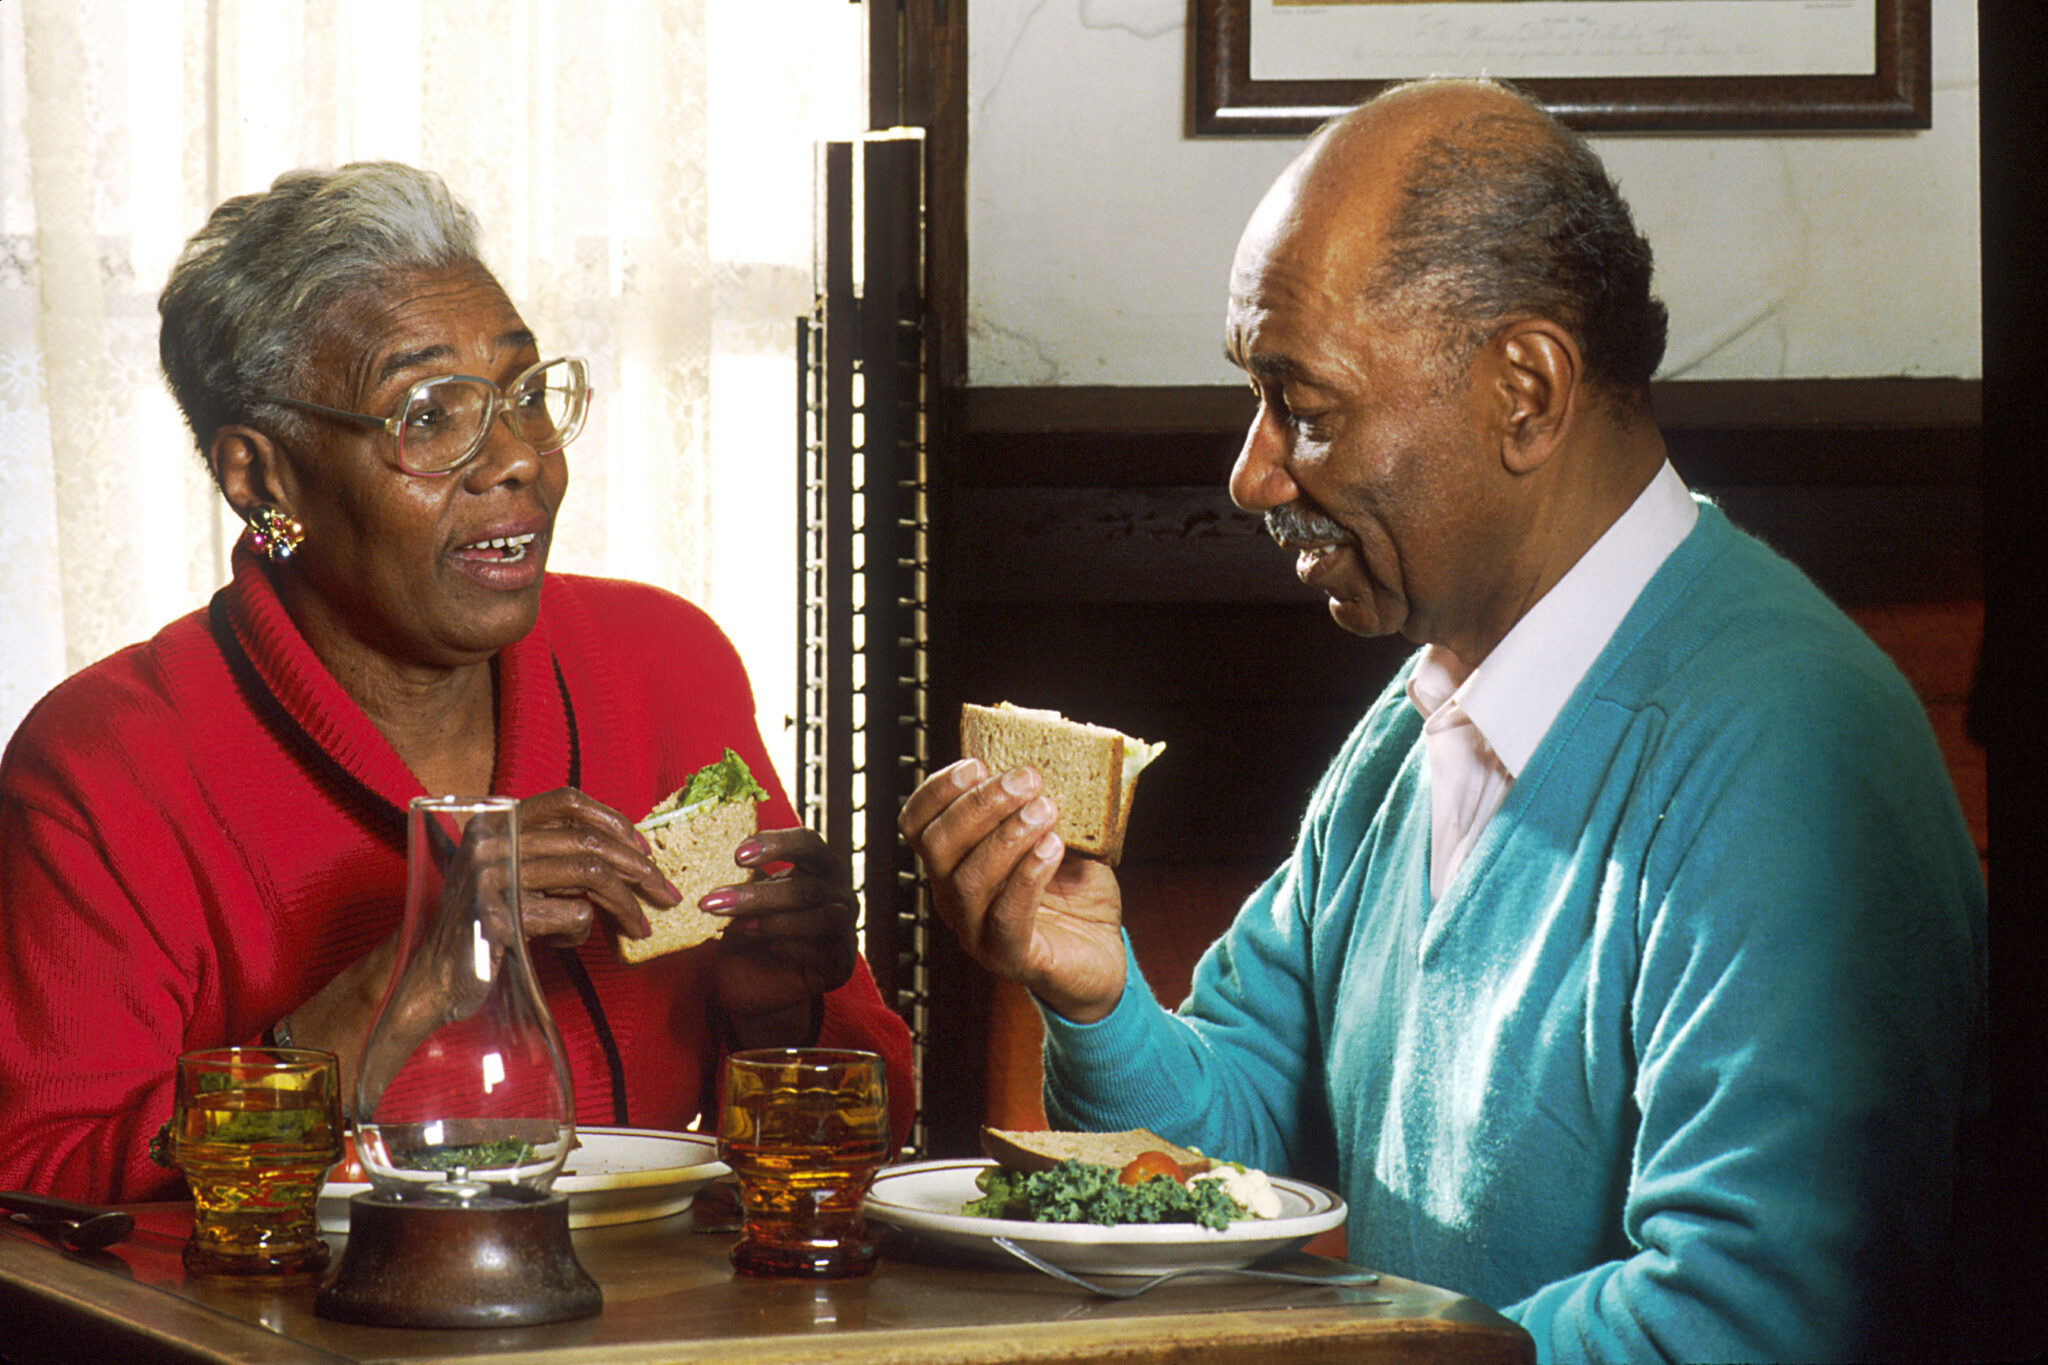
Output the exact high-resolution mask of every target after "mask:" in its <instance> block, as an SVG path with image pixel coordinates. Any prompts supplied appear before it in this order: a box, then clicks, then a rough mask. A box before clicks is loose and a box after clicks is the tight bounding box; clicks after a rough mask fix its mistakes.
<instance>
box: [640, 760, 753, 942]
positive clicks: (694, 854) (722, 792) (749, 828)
mask: <svg viewBox="0 0 2048 1365" xmlns="http://www.w3.org/2000/svg"><path fill="white" fill-rule="evenodd" d="M767 799H768V793H767V792H765V791H763V790H762V789H761V784H760V783H758V782H756V781H755V780H754V775H753V773H751V772H749V771H748V770H747V764H746V760H745V759H743V758H741V757H740V756H739V755H738V754H736V753H734V752H733V751H732V750H730V749H727V750H726V751H725V757H724V758H722V759H720V760H719V761H718V762H716V763H711V764H707V765H706V766H704V767H702V768H699V769H698V770H697V771H696V772H695V773H694V774H692V775H691V777H690V780H689V781H688V782H686V783H684V784H683V785H682V786H681V787H679V788H677V789H676V790H675V791H674V792H672V793H670V795H669V797H668V799H667V800H665V801H663V802H662V803H661V804H660V805H658V806H656V807H655V808H654V809H653V810H651V811H649V812H648V813H647V818H646V819H645V820H642V821H641V822H640V823H639V824H638V825H636V826H635V828H636V829H638V830H639V831H640V832H641V833H642V834H644V835H646V836H647V842H648V844H649V845H650V846H651V851H652V853H653V856H654V865H655V866H656V867H658V868H660V869H661V872H662V875H663V876H665V877H667V878H668V879H669V880H670V881H671V882H673V883H675V886H676V889H677V890H678V891H681V892H682V893H683V898H682V900H681V901H679V902H677V903H676V904H675V905H673V906H665V905H656V904H655V903H654V902H653V901H650V900H648V899H647V898H646V897H644V896H643V897H641V898H640V908H641V909H642V910H645V911H646V912H647V923H648V926H649V927H650V928H652V929H653V930H654V933H653V935H652V936H650V937H648V938H627V937H625V936H624V935H623V934H622V935H620V936H619V940H618V943H619V956H620V957H622V958H624V959H625V960H626V961H628V962H645V961H646V960H647V959H648V958H650V957H659V956H661V955H662V954H663V953H673V952H675V951H677V950H678V949H681V948H690V947H694V946H695V945H697V944H699V943H702V942H704V941H705V940H706V939H712V938H716V937H718V935H719V933H720V932H721V931H722V930H723V929H724V928H725V926H726V925H727V924H728V923H729V922H730V921H728V920H727V919H726V918H725V917H724V916H723V915H711V914H706V913H705V912H704V911H702V910H699V909H698V908H697V902H698V900H699V899H701V898H702V897H703V896H704V895H705V894H706V893H707V892H709V891H711V890H713V889H714V888H716V887H720V886H731V885H732V884H734V883H735V882H740V881H745V880H746V879H747V878H748V876H749V875H751V874H748V873H745V872H743V871H742V870H741V869H740V867H739V865H738V864H737V863H735V862H734V861H733V856H732V855H733V850H734V849H736V848H738V847H739V846H740V842H741V841H742V840H744V839H745V838H747V837H748V836H749V835H751V834H753V833H754V831H755V830H757V829H758V828H760V820H759V811H758V809H757V806H758V803H760V802H762V801H766V800H767Z"/></svg>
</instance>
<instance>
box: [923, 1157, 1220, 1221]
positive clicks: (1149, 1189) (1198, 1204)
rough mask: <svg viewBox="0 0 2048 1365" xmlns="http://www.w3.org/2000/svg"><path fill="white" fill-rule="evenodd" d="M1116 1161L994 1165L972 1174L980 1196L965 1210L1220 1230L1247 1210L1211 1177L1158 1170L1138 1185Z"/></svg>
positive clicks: (1031, 1218)
mask: <svg viewBox="0 0 2048 1365" xmlns="http://www.w3.org/2000/svg"><path fill="white" fill-rule="evenodd" d="M1117 1177H1118V1171H1117V1169H1116V1168H1115V1167H1114V1166H1103V1165H1098V1164H1097V1163H1095V1162H1092V1161H1062V1162H1061V1163H1060V1164H1059V1165H1057V1166H1054V1167H1052V1168H1051V1169H1050V1170H1044V1171H1033V1172H1031V1173H1029V1174H1025V1173H1024V1172H1021V1171H1006V1170H1003V1169H1002V1168H1001V1167H999V1166H991V1167H990V1168H988V1169H987V1170H985V1171H983V1172H982V1173H981V1174H980V1175H978V1176H976V1177H975V1178H974V1183H975V1185H976V1187H977V1188H979V1189H980V1190H981V1198H979V1199H972V1200H969V1201H968V1202H967V1205H966V1206H965V1207H964V1208H963V1209H962V1210H961V1212H962V1213H966V1214H969V1215H971V1216H973V1217H976V1218H1008V1219H1013V1220H1015V1221H1018V1222H1027V1223H1099V1224H1101V1225H1102V1226H1104V1227H1114V1226H1116V1225H1117V1224H1119V1223H1199V1224H1201V1225H1202V1226H1203V1227H1205V1228H1214V1229H1215V1230H1216V1231H1218V1232H1221V1231H1222V1230H1223V1229H1224V1228H1226V1227H1228V1226H1229V1225H1230V1224H1231V1223H1233V1222H1235V1221H1236V1220H1237V1219H1240V1218H1243V1217H1245V1216H1246V1215H1245V1211H1244V1209H1243V1207H1242V1206H1240V1205H1239V1204H1238V1202H1237V1201H1236V1200H1235V1199H1232V1198H1231V1197H1230V1195H1229V1194H1228V1193H1226V1192H1225V1191H1224V1189H1223V1187H1222V1186H1221V1185H1219V1184H1217V1183H1216V1182H1215V1181H1213V1180H1196V1181H1192V1182H1190V1183H1188V1184H1186V1185H1183V1184H1181V1183H1180V1182H1179V1181H1178V1180H1175V1179H1174V1178H1173V1177H1172V1176H1170V1175H1156V1176H1153V1177H1152V1178H1151V1179H1150V1180H1141V1181H1139V1182H1138V1183H1137V1184H1135V1185H1125V1184H1121V1183H1119V1181H1118V1178H1117Z"/></svg>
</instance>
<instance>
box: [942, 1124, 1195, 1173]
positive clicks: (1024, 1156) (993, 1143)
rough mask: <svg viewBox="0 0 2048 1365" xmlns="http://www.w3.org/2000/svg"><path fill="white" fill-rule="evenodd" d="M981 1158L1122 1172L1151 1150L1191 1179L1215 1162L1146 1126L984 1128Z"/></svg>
mask: <svg viewBox="0 0 2048 1365" xmlns="http://www.w3.org/2000/svg"><path fill="white" fill-rule="evenodd" d="M981 1150H982V1154H983V1155H985V1156H986V1157H988V1159H989V1160H991V1161H993V1162H995V1163H996V1164H997V1165H998V1166H1001V1167H1002V1168H1003V1169H1004V1170H1006V1171H1021V1172H1024V1173H1026V1174H1029V1173H1031V1172H1033V1171H1049V1170H1051V1169H1052V1168H1053V1167H1055V1166H1057V1165H1059V1164H1060V1163H1061V1162H1062V1161H1085V1162H1088V1163H1089V1164H1091V1165H1095V1166H1114V1167H1115V1168H1116V1169H1117V1170H1119V1171H1121V1170H1123V1169H1124V1168H1125V1167H1127V1166H1129V1165H1130V1164H1131V1163H1132V1162H1133V1161H1136V1160H1137V1159H1138V1158H1139V1157H1141V1156H1143V1155H1145V1154H1146V1153H1147V1152H1157V1153H1161V1154H1163V1155H1165V1156H1166V1157H1167V1158H1169V1159H1170V1160H1171V1161H1172V1162H1173V1164H1174V1165H1176V1166H1178V1167H1180V1169H1181V1170H1182V1171H1184V1172H1186V1173H1187V1174H1189V1175H1193V1174H1196V1173H1197V1172H1201V1171H1206V1170H1208V1169H1209V1168H1210V1167H1211V1166H1212V1165H1214V1164H1215V1163H1214V1162H1212V1161H1210V1160H1209V1158H1208V1157H1205V1156H1203V1155H1202V1154H1201V1153H1200V1152H1198V1151H1195V1150H1194V1149H1193V1148H1191V1147H1182V1146H1179V1145H1177V1144H1175V1143H1171V1142H1168V1141H1167V1140H1166V1139H1165V1138H1163V1137H1161V1136H1159V1134H1157V1133H1155V1132H1152V1131H1151V1130H1150V1129H1146V1128H1131V1129H1126V1130H1125V1131H1123V1132H1120V1133H1059V1132H1035V1133H1033V1132H1016V1131H1012V1130H1009V1129H1003V1128H983V1129H982V1130H981Z"/></svg>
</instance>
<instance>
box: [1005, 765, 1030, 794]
mask: <svg viewBox="0 0 2048 1365" xmlns="http://www.w3.org/2000/svg"><path fill="white" fill-rule="evenodd" d="M1003 790H1004V791H1006V792H1008V793H1009V794H1010V795H1012V796H1029V795H1030V794H1031V793H1032V792H1035V791H1037V790H1038V774H1037V773H1035V772H1032V771H1031V769H1029V768H1012V769H1010V771H1008V772H1006V773H1004V774H1003Z"/></svg>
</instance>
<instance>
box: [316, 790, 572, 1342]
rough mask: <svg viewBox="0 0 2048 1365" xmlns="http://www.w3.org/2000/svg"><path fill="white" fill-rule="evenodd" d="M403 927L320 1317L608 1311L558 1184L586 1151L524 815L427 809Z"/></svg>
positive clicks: (417, 833) (504, 803) (433, 1321)
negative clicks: (527, 894)
mask: <svg viewBox="0 0 2048 1365" xmlns="http://www.w3.org/2000/svg"><path fill="white" fill-rule="evenodd" d="M406 867H407V876H406V898H405V921H404V925H403V928H402V929H401V931H400V935H399V945H398V955H397V960H396V962H395V964H394V966H393V969H392V974H391V980H390V983H389V984H388V986H387V987H386V989H385V992H384V999H383V1002H382V1004H380V1005H379V1006H378V1010H377V1014H376V1017H375V1020H374V1021H373V1022H372V1024H371V1026H370V1032H369V1036H368V1038H367V1039H366V1040H365V1042H364V1044H363V1055H362V1060H361V1062H360V1064H359V1065H358V1066H357V1068H356V1079H355V1116H356V1151H357V1154H358V1155H359V1156H360V1157H361V1158H362V1163H363V1170H364V1173H365V1175H366V1176H367V1177H368V1179H369V1182H370V1186H371V1188H370V1189H368V1190H366V1191H364V1192H363V1193H361V1194H358V1195H356V1196H355V1197H354V1198H353V1199H351V1200H350V1201H349V1233H348V1244H347V1247H346V1249H345V1250H344V1251H343V1253H342V1257H341V1260H340V1262H339V1263H338V1264H337V1265H336V1266H335V1268H334V1270H333V1272H331V1273H330V1275H329V1276H328V1278H327V1281H326V1283H324V1284H323V1285H322V1286H321V1288H320V1291H319V1294H318V1295H317V1296H316V1298H315V1300H314V1310H315V1311H316V1312H317V1313H319V1314H320V1315H321V1316H322V1317H329V1318H336V1319H340V1320H342V1321H346V1322H364V1323H375V1324H379V1325H383V1326H395V1327H510V1326H524V1325H528V1324H532V1323H540V1322H560V1321H564V1320H567V1319H570V1318H580V1317H588V1316H589V1315H591V1314H593V1313H595V1312H597V1311H598V1310H599V1309H600V1308H601V1307H602V1306H603V1298H602V1295H601V1293H600V1291H599V1290H598V1287H597V1283H596V1281H594V1280H592V1279H591V1278H590V1276H589V1274H588V1273H587V1272H586V1271H585V1270H584V1269H583V1267H582V1265H581V1264H579V1263H578V1262H577V1260H576V1253H575V1250H574V1248H573V1247H572V1246H571V1245H570V1241H569V1214H568V1207H569V1206H568V1200H567V1198H566V1197H565V1196H563V1195H560V1194H556V1193H554V1192H553V1185H554V1180H555V1176H556V1175H557V1174H558V1173H559V1172H560V1171H561V1169H562V1163H563V1161H564V1160H565V1159H566V1158H567V1156H568V1154H569V1150H570V1148H571V1147H573V1146H574V1145H575V1137H576V1122H575V1106H574V1103H573V1098H572V1095H571V1091H570V1083H569V1067H568V1062H567V1059H566V1058H565V1057H564V1056H563V1053H562V1043H561V1038H560V1037H559V1035H557V1033H556V1032H555V1026H554V1021H553V1020H552V1019H551V1018H549V1016H548V1010H547V1005H546V1003H545V1001H544V1000H543V999H542V997H541V993H540V989H539V986H538V985H537V983H536V982H535V980H534V975H533V965H532V962H531V960H530V959H529V958H528V956H527V952H526V936H525V934H524V932H523V931H522V929H521V926H520V906H519V807H518V803H517V802H516V801H513V800H511V799H509V798H505V797H488V798H478V799H467V798H458V797H419V798H417V799H415V800H414V801H413V802H412V807H411V810H410V812H409V816H408V838H407V853H406Z"/></svg>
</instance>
